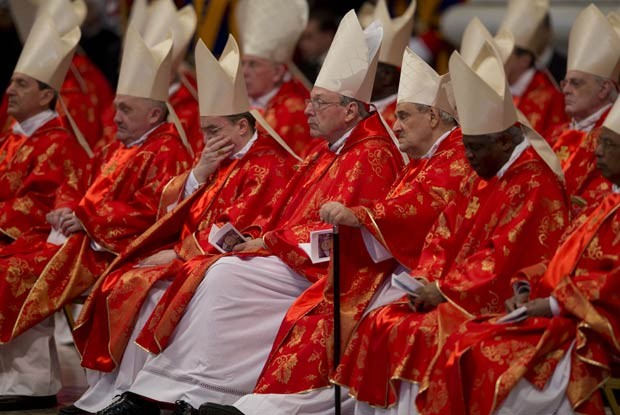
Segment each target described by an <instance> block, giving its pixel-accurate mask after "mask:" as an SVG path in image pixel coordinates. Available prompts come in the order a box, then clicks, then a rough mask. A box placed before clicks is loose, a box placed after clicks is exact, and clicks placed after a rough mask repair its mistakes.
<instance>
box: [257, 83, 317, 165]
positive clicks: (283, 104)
mask: <svg viewBox="0 0 620 415" xmlns="http://www.w3.org/2000/svg"><path fill="white" fill-rule="evenodd" d="M308 98H310V92H308V90H307V89H306V87H305V86H303V85H302V83H301V82H299V81H298V80H296V79H295V78H293V79H291V80H290V81H286V82H284V83H283V84H282V85H281V86H280V89H278V92H277V93H276V95H275V96H274V97H273V98H271V100H269V102H268V103H267V107H266V108H265V109H264V110H260V111H261V113H262V114H263V116H264V117H265V120H267V122H268V123H269V125H270V126H271V127H272V128H273V129H274V130H275V131H276V132H277V133H278V134H279V135H280V137H282V139H283V140H284V141H285V142H286V144H288V146H289V147H290V148H291V149H292V150H293V151H294V152H295V154H297V155H298V156H299V157H301V158H304V157H306V156H307V155H308V154H309V153H310V152H311V150H312V148H313V147H314V146H315V145H316V142H317V140H316V139H314V138H312V137H311V136H310V129H309V127H308V117H306V115H305V114H304V110H305V109H306V102H305V100H306V99H308Z"/></svg>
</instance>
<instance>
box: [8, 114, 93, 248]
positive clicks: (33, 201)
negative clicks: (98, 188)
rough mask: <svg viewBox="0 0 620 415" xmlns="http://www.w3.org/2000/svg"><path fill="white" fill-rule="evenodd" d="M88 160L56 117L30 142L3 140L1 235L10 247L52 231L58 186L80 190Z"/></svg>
mask: <svg viewBox="0 0 620 415" xmlns="http://www.w3.org/2000/svg"><path fill="white" fill-rule="evenodd" d="M87 160H88V156H87V155H86V153H85V152H84V149H82V147H80V145H79V144H78V142H77V140H76V139H75V138H74V137H73V136H72V135H71V134H70V133H69V131H67V130H66V129H65V128H64V127H63V126H62V124H61V122H60V119H59V118H54V119H52V120H50V121H48V122H47V123H45V124H44V125H42V126H41V127H39V129H38V130H37V131H35V132H34V134H33V135H32V136H31V137H25V136H22V135H18V134H15V133H13V132H12V130H11V131H7V132H6V133H4V134H3V135H1V136H0V234H2V235H3V239H4V242H5V243H6V242H9V241H11V240H14V239H16V238H18V237H19V236H21V235H22V234H24V233H26V232H27V231H28V230H30V229H32V228H37V227H44V228H45V229H49V228H48V225H46V221H45V215H46V214H47V213H48V212H49V211H50V210H52V207H53V204H54V195H55V192H56V190H57V189H58V187H59V186H60V185H61V184H62V183H64V182H68V183H69V184H70V185H71V186H77V182H78V179H79V177H80V176H81V175H82V174H83V173H84V169H85V166H86V164H87Z"/></svg>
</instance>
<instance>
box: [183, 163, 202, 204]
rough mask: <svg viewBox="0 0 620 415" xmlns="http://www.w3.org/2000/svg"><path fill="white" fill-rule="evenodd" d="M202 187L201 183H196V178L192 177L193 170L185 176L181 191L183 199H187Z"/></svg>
mask: <svg viewBox="0 0 620 415" xmlns="http://www.w3.org/2000/svg"><path fill="white" fill-rule="evenodd" d="M201 185H202V183H199V182H198V179H196V176H194V170H191V171H190V172H189V175H188V176H187V180H186V181H185V189H184V190H183V199H187V198H188V197H189V196H190V195H191V194H193V193H194V192H195V191H196V190H198V188H199V187H200V186H201Z"/></svg>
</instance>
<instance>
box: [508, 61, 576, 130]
mask: <svg viewBox="0 0 620 415" xmlns="http://www.w3.org/2000/svg"><path fill="white" fill-rule="evenodd" d="M513 101H514V104H515V106H516V107H517V108H518V109H519V110H520V111H521V112H522V113H523V114H524V115H525V116H526V117H527V119H528V120H529V122H530V124H531V125H532V127H533V128H534V129H535V130H536V131H538V132H539V133H540V134H542V135H545V134H546V133H547V132H548V131H550V130H551V129H553V128H554V127H556V126H557V125H560V124H563V123H565V122H567V121H568V116H567V115H566V113H565V112H564V95H563V94H562V92H561V91H560V90H559V89H558V87H557V85H556V84H555V82H554V81H553V80H552V79H551V75H549V73H548V72H546V71H540V70H537V71H536V73H535V74H534V78H532V81H531V82H530V84H529V85H528V87H527V89H526V90H525V92H524V93H523V95H521V96H520V97H514V99H513Z"/></svg>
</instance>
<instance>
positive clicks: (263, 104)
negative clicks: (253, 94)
mask: <svg viewBox="0 0 620 415" xmlns="http://www.w3.org/2000/svg"><path fill="white" fill-rule="evenodd" d="M279 90H280V88H279V87H278V88H274V89H272V90H271V91H269V92H267V93H266V94H265V95H262V96H260V97H258V98H256V99H253V98H250V107H251V108H257V109H261V110H264V109H265V108H267V104H269V101H271V99H272V98H273V97H275V96H276V94H277V93H278V91H279Z"/></svg>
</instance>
